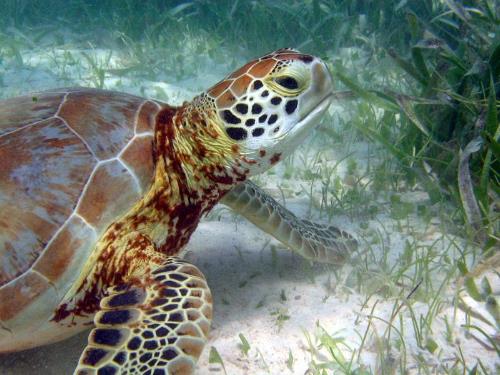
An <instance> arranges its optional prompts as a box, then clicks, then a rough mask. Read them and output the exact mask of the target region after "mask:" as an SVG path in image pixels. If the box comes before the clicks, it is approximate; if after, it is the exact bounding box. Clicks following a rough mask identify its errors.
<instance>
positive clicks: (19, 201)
mask: <svg viewBox="0 0 500 375" xmlns="http://www.w3.org/2000/svg"><path fill="white" fill-rule="evenodd" d="M160 107H161V104H159V103H157V102H154V101H150V100H144V99H142V98H139V97H135V96H132V95H127V94H122V93H117V92H109V91H107V92H106V91H99V90H92V89H83V88H75V89H62V90H54V91H48V92H42V93H39V94H34V95H30V96H24V97H20V98H15V99H10V100H5V101H1V102H0V301H2V303H0V331H1V330H2V329H3V330H5V331H11V332H12V331H16V330H18V329H21V327H23V326H22V325H26V324H27V323H26V322H35V321H36V322H43V321H44V320H45V321H46V320H48V319H50V317H51V316H52V314H53V312H54V306H57V305H58V304H59V302H60V301H61V300H62V298H63V297H64V295H65V293H66V292H67V291H68V289H69V288H70V287H71V286H72V284H73V283H74V281H75V279H76V278H77V277H78V276H79V274H80V272H81V268H82V267H83V266H84V264H85V260H86V259H87V258H88V256H89V254H90V253H91V251H92V248H93V245H94V244H95V243H96V241H97V240H98V239H99V237H100V236H101V235H102V233H103V232H104V230H105V229H106V228H107V227H108V226H109V225H110V224H111V223H112V222H113V221H114V219H116V218H119V217H120V216H122V215H123V214H124V213H126V212H127V211H128V210H129V209H130V208H131V207H132V206H133V205H134V203H135V202H136V201H137V200H138V199H139V198H140V197H141V196H142V195H143V194H144V192H145V191H146V190H147V188H148V187H149V186H150V183H151V180H152V177H153V170H154V160H153V152H154V149H153V133H154V116H155V114H156V113H157V112H158V110H159V109H160ZM5 301H9V303H4V302H5ZM23 328H24V329H25V328H26V327H23ZM32 328H35V327H32Z"/></svg>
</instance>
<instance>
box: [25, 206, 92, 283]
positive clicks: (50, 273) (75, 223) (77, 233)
mask: <svg viewBox="0 0 500 375" xmlns="http://www.w3.org/2000/svg"><path fill="white" fill-rule="evenodd" d="M95 241H97V233H96V231H95V229H94V228H92V227H90V226H89V225H88V224H87V223H85V222H84V221H83V220H82V219H81V218H80V217H78V216H77V215H72V216H71V217H70V218H69V220H68V221H67V222H66V223H65V224H64V226H63V227H62V228H61V230H60V231H59V232H58V233H57V234H56V235H55V237H54V238H53V239H52V240H51V242H50V243H49V244H48V246H47V248H46V249H45V250H44V251H43V253H42V254H41V256H40V258H39V259H38V260H37V261H36V263H35V264H34V266H33V270H35V271H37V272H39V273H40V274H41V275H43V276H44V277H46V278H47V279H48V280H49V281H50V282H51V283H52V284H53V285H54V286H55V287H56V289H61V290H64V286H65V285H71V284H72V282H73V281H74V280H75V279H76V277H77V274H75V272H74V271H73V269H74V268H73V266H76V265H78V264H83V263H84V262H85V260H86V259H87V258H88V256H89V255H90V253H91V250H92V248H91V247H89V246H88V244H89V242H95Z"/></svg>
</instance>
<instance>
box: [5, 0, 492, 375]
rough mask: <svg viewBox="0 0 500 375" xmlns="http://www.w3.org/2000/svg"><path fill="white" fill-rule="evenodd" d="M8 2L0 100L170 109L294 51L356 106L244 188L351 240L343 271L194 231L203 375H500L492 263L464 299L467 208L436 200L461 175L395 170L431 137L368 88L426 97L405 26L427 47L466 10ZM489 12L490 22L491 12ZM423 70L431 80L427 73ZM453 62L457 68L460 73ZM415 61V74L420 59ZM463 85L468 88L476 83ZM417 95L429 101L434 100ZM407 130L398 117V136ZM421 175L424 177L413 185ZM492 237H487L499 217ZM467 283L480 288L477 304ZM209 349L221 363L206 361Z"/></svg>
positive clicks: (18, 368) (254, 240) (25, 370)
mask: <svg viewBox="0 0 500 375" xmlns="http://www.w3.org/2000/svg"><path fill="white" fill-rule="evenodd" d="M4 3H5V4H4V12H3V15H0V88H1V90H0V98H12V97H16V96H19V95H23V94H26V93H30V92H34V91H40V90H46V89H51V88H57V87H72V86H84V87H97V88H102V89H106V90H115V91H121V92H126V93H130V94H134V95H138V96H142V97H146V98H155V99H158V100H161V101H165V102H168V103H170V104H172V105H180V104H181V103H182V102H184V101H186V100H190V99H191V98H192V97H193V96H194V95H196V94H198V93H199V92H201V91H202V90H204V89H206V88H208V87H210V86H211V85H213V84H214V83H216V82H218V81H219V80H221V79H222V78H223V77H224V76H226V75H227V74H228V73H230V72H232V71H234V70H235V69H236V68H238V67H239V66H241V65H243V64H244V63H245V62H247V61H249V60H250V59H253V58H256V57H258V56H261V55H263V54H265V53H267V52H270V51H272V50H275V49H277V48H282V47H288V46H290V47H296V48H299V49H300V50H301V51H303V52H306V53H311V54H314V55H317V56H320V57H321V58H323V59H324V60H325V61H326V63H327V64H328V65H329V67H330V69H331V70H332V71H333V72H334V79H335V84H336V89H338V90H352V91H353V92H354V96H361V98H362V99H358V100H354V99H352V98H350V99H349V97H352V96H353V95H350V96H349V95H345V93H344V95H340V94H339V97H345V98H347V99H342V100H340V99H339V100H337V101H335V102H334V103H333V104H332V106H331V107H330V109H329V113H328V115H327V116H326V117H325V119H324V120H323V122H322V125H321V126H320V128H319V129H318V130H317V131H315V132H314V133H313V134H311V135H310V136H309V137H308V138H307V139H305V140H304V141H303V144H302V145H301V146H300V147H299V149H298V150H297V151H296V152H295V153H294V154H293V155H292V156H291V157H290V158H288V159H287V160H285V161H283V162H281V163H279V164H278V165H277V166H276V167H275V168H273V169H271V170H269V171H267V172H265V173H264V174H262V175H259V176H256V177H255V178H254V179H253V181H254V182H256V183H257V184H258V185H259V186H261V187H263V188H265V189H266V191H267V192H268V193H269V194H270V195H271V196H273V197H275V198H276V199H277V200H279V201H280V202H282V203H283V204H284V205H285V206H286V207H287V208H288V209H289V210H290V211H292V212H294V213H295V214H296V215H298V216H299V217H302V218H309V219H311V220H314V221H317V222H321V223H331V224H332V225H334V226H336V227H339V228H342V229H343V230H346V231H348V232H349V233H352V234H353V235H354V236H355V237H356V238H357V239H358V241H359V248H358V251H356V252H355V253H353V254H352V256H351V259H350V260H349V261H347V262H346V263H345V264H343V265H336V266H329V265H324V264H317V263H316V264H311V263H309V262H307V261H305V260H303V259H302V258H300V257H299V256H297V255H294V254H292V253H291V252H289V251H287V250H286V249H285V248H284V246H283V245H281V244H280V243H279V242H278V241H276V240H275V239H274V238H272V237H271V236H268V235H266V234H263V232H261V231H260V230H259V229H258V228H256V227H255V226H253V225H252V224H250V223H249V222H247V221H245V220H244V219H242V218H241V217H239V216H235V215H234V214H232V213H231V212H230V211H229V210H228V209H227V208H224V207H223V206H216V207H215V208H214V210H213V211H212V212H211V213H210V214H209V215H208V217H207V218H205V219H203V221H202V223H201V224H200V225H199V227H198V229H197V231H196V232H195V234H194V235H193V237H192V239H191V241H190V243H189V245H188V247H187V254H186V257H187V259H189V260H190V261H192V262H193V263H194V264H196V265H197V266H199V268H200V269H201V270H202V271H203V273H204V274H205V276H206V278H207V280H208V283H209V285H210V287H211V290H212V293H213V295H214V306H215V308H214V321H213V325H212V331H211V334H210V337H209V341H208V344H207V346H206V347H205V350H204V351H203V353H202V355H201V358H200V361H199V363H198V370H197V371H198V373H200V374H208V373H222V372H223V371H226V372H227V374H286V373H290V374H304V373H308V374H323V373H327V374H330V373H331V374H344V373H359V374H365V373H366V374H370V373H372V374H383V373H402V372H403V371H404V370H405V371H407V373H415V374H416V373H426V372H425V371H431V372H432V373H462V370H464V369H468V370H470V369H471V368H473V367H474V366H475V365H477V364H478V366H479V367H478V370H479V371H482V372H483V373H495V371H498V367H499V366H500V362H499V361H498V357H497V356H496V354H495V349H494V346H495V345H496V346H498V345H499V343H498V329H497V327H498V320H495V319H498V316H497V317H496V318H495V314H498V310H496V311H497V312H496V313H495V310H494V309H495V306H496V305H495V304H494V303H495V301H496V303H497V302H498V295H499V292H500V281H499V278H498V271H497V273H495V266H496V267H497V268H496V269H497V270H498V262H497V263H496V264H495V263H494V262H495V259H496V258H495V257H493V259H494V260H493V261H490V262H489V263H488V262H487V263H486V265H485V266H484V267H482V266H481V267H482V268H481V267H479V268H477V269H476V270H477V272H476V273H475V274H474V276H475V277H476V279H473V278H471V279H470V280H468V281H467V282H465V287H464V278H463V277H462V276H463V275H462V273H463V272H462V273H461V272H459V270H458V268H459V266H460V267H461V269H462V270H463V269H464V267H466V268H467V269H468V270H472V269H474V266H475V265H476V264H477V263H478V261H479V259H480V258H481V254H482V253H481V249H480V247H478V246H477V242H474V236H473V235H471V234H470V227H471V226H467V225H465V224H464V221H465V219H464V215H463V211H462V206H461V205H462V204H463V205H465V206H466V205H467V202H465V203H464V202H463V201H461V200H460V197H458V196H459V194H457V191H458V187H455V190H453V188H452V189H451V191H454V192H455V194H454V195H456V196H457V197H458V198H453V196H452V197H451V198H450V197H449V196H448V195H447V194H443V196H440V197H439V199H436V198H435V196H434V195H433V194H435V193H436V190H437V191H438V193H439V190H440V189H445V186H447V185H446V184H445V182H446V181H445V180H447V179H449V181H456V175H455V174H451V177H450V176H449V175H446V171H443V170H442V169H439V168H440V166H439V163H437V165H436V164H433V160H434V159H436V158H438V157H437V156H435V154H431V153H429V154H426V155H425V156H424V157H422V159H418V157H415V159H414V161H413V162H410V161H408V160H409V158H408V157H404V155H403V156H401V155H402V153H404V152H406V151H408V154H409V155H411V154H412V153H413V154H418V152H414V150H424V147H423V146H422V143H425V142H422V141H421V139H422V137H423V136H422V134H421V133H420V131H421V130H422V129H419V126H418V125H421V126H422V127H423V128H424V131H429V132H433V131H435V129H434V128H432V127H429V129H430V130H428V129H427V127H428V125H429V124H432V121H431V120H432V119H431V120H429V119H428V118H423V116H422V117H420V122H418V121H417V124H416V125H417V126H415V123H412V121H411V117H412V116H411V115H412V113H411V112H409V111H408V110H405V108H406V109H407V107H405V106H404V103H406V102H403V105H402V106H401V108H402V109H400V108H399V107H398V104H397V102H396V101H393V102H391V101H387V102H385V101H384V98H383V97H382V99H380V97H376V98H375V99H374V97H373V92H368V91H366V90H368V89H377V90H380V91H384V92H386V93H389V94H388V95H389V96H390V95H391V93H394V92H397V93H404V94H407V95H414V96H417V95H421V96H424V95H425V92H424V93H422V91H420V90H419V89H418V87H419V86H418V80H415V79H413V78H412V75H411V71H410V72H408V71H407V70H405V69H404V67H403V68H402V67H401V64H398V61H399V60H398V58H399V57H404V58H405V59H406V58H409V56H412V55H411V49H410V47H411V46H415V45H416V44H417V43H424V42H426V43H429V40H430V38H429V36H428V35H427V34H425V35H427V39H425V37H424V31H423V30H420V29H419V26H418V25H419V23H418V22H417V23H416V24H415V23H414V21H415V20H426V21H427V22H428V23H429V24H430V25H431V26H429V27H430V28H431V30H432V31H433V32H436V33H438V31H439V30H438V31H436V27H437V26H436V25H435V24H434V23H433V22H431V20H433V19H434V18H435V16H436V15H440V14H443V13H444V12H446V11H447V10H448V11H449V10H450V9H451V11H450V12H451V14H452V15H451V16H449V17H453V18H452V19H453V21H454V22H461V21H460V17H458V16H453V14H457V13H460V12H461V11H462V10H463V9H464V8H463V6H464V5H465V6H470V5H471V4H468V3H467V2H463V3H462V2H441V1H422V2H413V1H408V2H405V1H402V2H400V3H399V4H394V2H390V1H373V2H351V1H337V2H329V1H236V2H233V1H191V2H189V1H188V2H185V1H159V0H158V1H149V2H147V5H145V4H143V2H139V1H131V0H127V1H107V2H98V1H57V0H51V1H46V2H43V5H40V4H37V3H35V2H30V1H9V0H5V1H4ZM444 3H448V5H446V4H444ZM485 3H487V4H489V6H490V8H491V9H493V13H495V11H496V12H497V13H496V14H497V17H498V5H495V4H494V2H488V1H486V2H485ZM450 4H452V5H450ZM482 6H483V5H482ZM447 7H448V8H447ZM450 7H451V8H450ZM495 7H496V8H495ZM483 8H484V6H483ZM483 8H481V9H483ZM453 12H455V13H453ZM467 14H472V13H467ZM412 17H415V18H412ZM443 17H444V16H443ZM471 17H473V15H471ZM471 19H472V21H470V22H474V21H475V18H471ZM432 27H434V28H432ZM464 27H467V24H466V25H465V26H464ZM488 28H489V26H488V25H487V24H486V25H485V24H484V23H483V24H481V25H479V26H477V27H476V29H477V30H479V31H478V34H477V35H479V36H477V37H478V38H480V37H481V35H482V34H481V33H482V30H483V29H484V35H486V36H485V38H486V40H483V44H484V45H486V44H487V43H488V41H490V44H491V45H492V47H491V50H492V51H493V46H494V43H493V40H494V39H495V37H496V36H495V35H498V30H496V33H497V34H495V30H494V29H493V31H491V30H490V29H488ZM419 33H420V34H419ZM489 33H493V37H490V36H488V35H490V34H489ZM438 35H439V36H440V37H441V38H446V37H447V35H446V34H445V33H443V34H438ZM474 35H476V34H474ZM436 40H437V39H436ZM436 40H435V41H434V43H437V42H436ZM445 40H447V41H448V39H445ZM440 43H441V42H440ZM449 43H450V48H458V47H457V46H458V45H459V43H460V39H459V38H458V40H454V39H453V38H450V40H449ZM389 48H393V50H390V49H389ZM393 51H395V53H394V52H393ZM413 53H414V54H415V51H413ZM424 53H427V50H426V51H424ZM489 53H491V52H489ZM390 54H393V55H395V58H390V57H389V55H390ZM478 54H479V55H480V56H482V55H481V51H479V52H478ZM413 57H414V56H413ZM424 57H425V58H426V59H427V58H429V60H426V61H427V62H426V64H427V69H428V70H429V71H430V70H432V69H433V67H434V65H432V63H431V62H434V60H431V58H430V57H428V55H424ZM461 58H463V59H464V61H463V64H465V65H467V64H469V63H471V61H469V60H465V59H466V57H461ZM417 59H418V57H417ZM410 61H412V64H414V66H415V68H416V69H419V68H421V65H418V61H417V60H410ZM491 61H493V60H490V63H491V64H492V66H493V68H494V65H493V63H492V62H491ZM471 66H472V63H471ZM436 69H437V68H436ZM436 71H437V70H436ZM419 72H420V73H418V72H417V73H416V74H417V75H418V74H421V75H422V76H420V79H425V74H424V73H422V71H420V70H419ZM440 73H441V74H442V75H445V74H447V72H442V71H440ZM475 74H478V76H477V77H476V80H477V81H478V82H479V81H480V78H481V77H482V76H479V73H475ZM429 75H431V74H430V73H429ZM343 78H345V79H343ZM434 79H436V80H437V79H438V78H435V77H434ZM494 79H495V82H498V79H497V77H494ZM353 82H354V83H355V85H350V83H353ZM416 82H417V83H416ZM356 85H359V86H356ZM457 86H458V85H457ZM486 86H487V85H486ZM464 90H465V89H464ZM466 93H467V90H465V94H464V95H466ZM351 94H352V92H351ZM446 94H447V95H448V94H450V93H449V92H446ZM429 98H430V99H432V100H436V101H437V100H441V97H439V96H435V95H434V94H432V95H431V94H429V97H428V99H429ZM497 100H498V97H497ZM395 103H396V104H395ZM393 105H394V106H396V107H395V108H396V109H394V108H393V107H391V106H393ZM448 107H450V106H447V108H448ZM440 108H441V107H437V106H436V107H432V110H434V112H433V114H434V117H435V118H439V119H440V121H441V120H442V119H444V118H446V116H445V115H442V114H443V110H442V109H440ZM417 111H418V108H417ZM428 111H430V110H428ZM440 111H441V112H440ZM462 113H463V112H462ZM421 114H422V112H417V115H419V116H421ZM405 115H406V116H407V117H408V118H410V120H406V122H405V120H404V118H405ZM441 115H442V116H441ZM439 116H441V117H439ZM460 116H461V117H460V121H462V122H463V123H467V121H472V120H470V119H472V114H465V115H460ZM468 116H469V117H468ZM427 117H429V116H427ZM431 117H432V116H431ZM400 118H401V119H402V120H400ZM391 121H392V122H391ZM443 121H444V120H442V122H440V124H442V123H444V122H443ZM443 127H444V125H443V126H442V127H438V128H439V129H440V131H442V133H439V134H438V137H437V139H439V141H440V142H441V141H442V142H443V144H446V145H448V144H452V143H453V142H452V141H450V139H448V138H447V137H448V134H452V133H453V132H452V131H449V130H448V131H445V130H443ZM464 128H465V126H464ZM465 133H466V132H465V131H464V134H465ZM373 134H375V136H374V135H373ZM453 134H454V135H450V137H452V136H455V137H457V138H458V136H457V134H462V133H460V132H459V131H455V132H454V133H453ZM377 135H378V136H379V137H378V138H377ZM464 137H465V135H464ZM384 140H386V141H387V142H385V143H384ZM0 141H1V137H0ZM460 141H461V140H460ZM456 142H457V144H458V142H459V141H456ZM391 146H395V148H396V151H399V153H398V152H395V151H394V150H393V149H391ZM405 147H407V148H405ZM418 147H422V148H421V149H418ZM450 147H451V146H450ZM462 148H464V147H462ZM425 151H427V150H425ZM431 151H432V150H431ZM431 151H430V152H431ZM423 152H424V151H422V153H423ZM443 153H444V152H443ZM455 154H458V149H457V150H456V153H455ZM440 155H441V154H440ZM440 157H443V158H445V157H446V156H440ZM424 159H425V161H426V163H428V164H427V165H426V166H425V167H424V165H423V163H422V160H424ZM450 163H451V162H450ZM472 166H473V167H474V165H472ZM426 168H427V169H426ZM428 168H430V169H431V172H429V170H428ZM0 171H1V170H0ZM427 173H428V175H429V176H430V177H431V179H430V180H426V179H424V180H421V179H419V176H421V175H422V174H424V175H427ZM474 173H475V172H474V171H473V175H474ZM432 179H434V182H432V181H433V180H432ZM436 179H437V182H436V181H435V180H436ZM426 181H427V183H426ZM429 181H431V182H429ZM433 184H434V185H433ZM450 184H451V183H450ZM429 186H431V187H430V188H429ZM2 199H5V197H2V196H1V195H0V202H1V201H2ZM492 207H493V204H492ZM490 222H492V223H493V224H491V225H492V226H491V227H490V228H492V229H491V230H490V232H492V231H493V232H494V230H495V223H494V220H490ZM466 228H469V229H467V230H466ZM2 251H6V250H5V249H1V248H0V252H2ZM483 277H486V280H488V283H489V285H490V287H491V291H488V287H487V286H485V285H486V284H485V283H486V282H484V281H483V282H482V284H480V281H481V280H483ZM471 280H475V282H476V283H475V285H476V288H478V289H479V291H477V293H476V294H475V292H474V288H473V287H471V283H472V282H473V281H471ZM486 302H488V303H486ZM6 303H9V302H7V301H0V304H6ZM492 306H493V307H492ZM28 323H29V322H27V324H28ZM464 324H465V325H467V326H469V328H468V329H467V327H465V328H464V327H463V325H464ZM474 327H477V328H474ZM240 334H241V335H242V336H240ZM0 337H1V336H0ZM86 337H87V332H83V333H81V334H78V335H77V336H74V337H72V338H70V339H68V340H66V341H62V342H58V343H55V344H52V345H48V346H44V347H40V348H35V349H31V350H28V351H23V352H19V353H14V354H6V355H0V373H1V374H32V373H44V374H65V373H71V372H72V371H73V369H74V367H75V365H76V363H77V361H78V358H79V356H80V353H81V351H82V349H83V348H84V346H85V344H86ZM242 337H243V339H242ZM245 341H247V342H248V344H249V346H250V347H249V348H247V347H246V346H245ZM211 348H215V349H212V355H210V356H209V354H210V349H211ZM214 350H216V352H217V353H219V355H220V357H221V359H222V363H223V366H222V365H221V364H220V363H218V361H217V360H214V358H215V356H214V355H213V353H214ZM479 361H480V362H479ZM429 369H430V370H429ZM307 371H309V372H307ZM322 371H323V372H322Z"/></svg>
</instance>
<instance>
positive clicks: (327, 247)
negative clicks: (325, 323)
mask: <svg viewBox="0 0 500 375" xmlns="http://www.w3.org/2000/svg"><path fill="white" fill-rule="evenodd" d="M221 203H222V204H224V205H226V206H228V207H230V208H231V209H233V210H234V211H236V212H238V213H239V214H240V215H242V216H244V217H245V218H246V219H248V220H250V221H251V222H252V223H253V224H255V225H256V226H258V227H259V228H260V229H262V230H263V231H265V232H267V233H269V234H270V235H271V236H273V237H275V238H276V239H278V240H279V241H281V242H282V243H283V244H284V245H286V246H287V247H288V248H290V249H291V250H292V251H294V252H296V253H298V254H299V255H301V256H303V257H304V258H306V259H310V260H313V261H315V262H323V263H332V264H339V263H343V262H345V261H346V260H347V259H349V257H350V255H351V253H352V252H354V251H355V250H356V249H357V247H358V243H357V241H356V240H355V239H354V238H353V237H352V236H351V235H350V234H349V233H347V232H345V231H342V230H340V229H338V228H336V227H334V226H331V225H324V224H318V223H314V222H311V221H308V220H302V219H300V218H298V217H297V216H295V215H294V214H293V213H292V212H290V211H288V210H287V209H286V208H285V207H284V206H283V205H281V204H280V203H278V202H277V201H276V200H275V199H273V198H272V197H271V196H269V195H268V194H266V193H265V192H264V191H263V190H262V189H261V188H260V187H258V186H257V185H255V184H254V183H253V182H251V181H246V182H244V183H242V184H240V185H238V186H236V187H234V188H233V189H232V190H231V191H229V192H228V193H227V194H226V195H225V196H224V198H223V199H222V200H221Z"/></svg>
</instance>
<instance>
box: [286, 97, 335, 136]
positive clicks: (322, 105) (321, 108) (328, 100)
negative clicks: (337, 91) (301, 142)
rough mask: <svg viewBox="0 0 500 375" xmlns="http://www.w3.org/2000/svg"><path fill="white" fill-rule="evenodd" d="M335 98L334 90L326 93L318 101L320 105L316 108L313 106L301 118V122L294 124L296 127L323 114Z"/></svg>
mask: <svg viewBox="0 0 500 375" xmlns="http://www.w3.org/2000/svg"><path fill="white" fill-rule="evenodd" d="M332 99H333V92H332V91H330V92H329V93H328V94H326V95H325V97H324V98H323V99H321V101H320V102H319V103H318V105H317V106H316V107H314V108H312V109H311V110H310V111H309V112H307V113H306V114H305V115H304V117H302V118H301V119H300V121H299V122H297V124H296V125H295V126H294V128H296V127H297V126H300V127H301V126H302V125H304V124H306V123H308V122H310V121H311V120H312V119H314V118H315V117H317V116H318V114H319V115H321V114H322V113H323V112H324V111H325V110H326V109H327V108H328V106H329V105H330V104H331V102H332Z"/></svg>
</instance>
